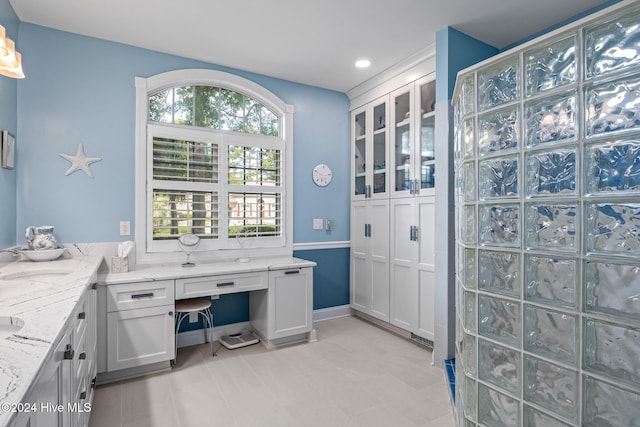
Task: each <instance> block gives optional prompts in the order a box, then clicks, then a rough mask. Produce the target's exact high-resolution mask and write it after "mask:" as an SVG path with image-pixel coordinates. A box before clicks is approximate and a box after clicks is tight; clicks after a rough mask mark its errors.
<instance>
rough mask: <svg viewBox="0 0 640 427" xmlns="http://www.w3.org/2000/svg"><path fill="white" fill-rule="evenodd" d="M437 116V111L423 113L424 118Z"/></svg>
mask: <svg viewBox="0 0 640 427" xmlns="http://www.w3.org/2000/svg"><path fill="white" fill-rule="evenodd" d="M435 116H436V112H435V111H429V112H428V113H424V114H423V115H422V118H423V119H428V118H431V117H435Z"/></svg>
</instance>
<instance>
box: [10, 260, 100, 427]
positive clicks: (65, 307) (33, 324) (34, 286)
mask: <svg viewBox="0 0 640 427" xmlns="http://www.w3.org/2000/svg"><path fill="white" fill-rule="evenodd" d="M102 260H103V258H102V257H100V256H87V257H74V258H65V259H59V260H55V261H45V262H31V261H17V262H13V263H10V264H5V265H3V266H2V267H0V316H2V317H5V316H11V317H17V318H19V319H20V320H21V321H22V322H24V326H23V327H22V328H21V329H20V330H19V331H17V332H16V333H14V334H13V335H9V336H8V337H6V338H0V408H2V404H3V403H4V404H6V403H19V402H21V401H22V400H23V399H24V398H25V397H26V395H27V393H28V392H29V389H30V387H31V386H32V384H34V383H35V380H36V379H37V376H38V373H39V370H40V368H41V367H42V365H43V364H44V363H45V362H46V360H47V359H48V358H49V355H50V354H51V352H52V351H53V345H54V344H55V343H56V341H57V340H58V339H59V337H60V336H61V334H62V332H63V330H64V327H65V324H66V322H67V319H68V317H69V316H70V315H71V313H72V312H73V310H74V309H75V307H76V305H77V303H78V301H79V300H80V298H81V297H82V295H83V292H84V291H85V290H86V289H87V287H88V286H89V285H91V284H92V283H95V281H96V278H97V271H98V267H99V266H100V264H101V262H102ZM14 415H16V414H12V413H7V412H5V411H2V410H0V426H5V425H7V424H8V422H9V420H10V419H11V418H12V417H13V416H14Z"/></svg>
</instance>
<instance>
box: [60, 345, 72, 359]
mask: <svg viewBox="0 0 640 427" xmlns="http://www.w3.org/2000/svg"><path fill="white" fill-rule="evenodd" d="M74 354H75V351H73V347H71V344H67V347H65V350H64V356H63V359H64V360H72V359H73V355H74Z"/></svg>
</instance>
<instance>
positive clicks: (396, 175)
mask: <svg viewBox="0 0 640 427" xmlns="http://www.w3.org/2000/svg"><path fill="white" fill-rule="evenodd" d="M412 114H413V83H412V84H409V85H407V86H404V87H403V88H400V89H398V90H396V91H395V92H392V93H391V118H392V120H393V123H392V129H393V146H392V147H391V152H392V161H393V176H392V184H391V185H392V188H391V191H392V196H393V197H398V196H407V195H409V194H413V193H414V188H415V181H414V172H413V164H414V162H415V154H414V153H413V151H414V142H413V140H414V133H415V131H414V130H413V126H411V123H412V121H411V115H412Z"/></svg>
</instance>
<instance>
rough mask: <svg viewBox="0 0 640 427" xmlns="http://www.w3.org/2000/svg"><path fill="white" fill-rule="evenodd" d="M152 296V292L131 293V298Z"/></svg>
mask: <svg viewBox="0 0 640 427" xmlns="http://www.w3.org/2000/svg"><path fill="white" fill-rule="evenodd" d="M152 296H153V292H147V293H146V294H133V295H131V299H139V298H151V297H152Z"/></svg>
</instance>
